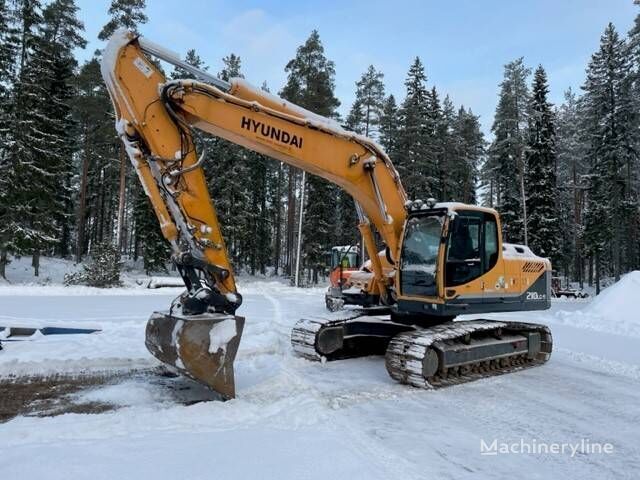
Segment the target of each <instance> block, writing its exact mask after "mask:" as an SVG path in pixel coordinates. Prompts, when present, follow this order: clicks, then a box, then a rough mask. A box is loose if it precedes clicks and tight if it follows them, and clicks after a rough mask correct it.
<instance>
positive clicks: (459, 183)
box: [449, 107, 485, 204]
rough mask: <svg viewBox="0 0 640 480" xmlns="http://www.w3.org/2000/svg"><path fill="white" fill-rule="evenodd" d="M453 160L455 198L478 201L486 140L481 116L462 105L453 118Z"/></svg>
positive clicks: (472, 201) (451, 172)
mask: <svg viewBox="0 0 640 480" xmlns="http://www.w3.org/2000/svg"><path fill="white" fill-rule="evenodd" d="M452 137H453V138H452V143H453V145H454V154H453V160H452V162H450V171H449V176H450V177H451V178H454V179H455V182H454V189H455V190H454V193H453V198H455V199H456V200H458V201H461V202H464V203H470V204H474V203H476V184H477V183H478V170H479V166H480V164H481V162H482V160H483V159H484V153H485V140H484V135H483V133H482V130H481V129H480V120H479V118H478V117H477V116H476V115H474V114H473V112H471V110H468V111H467V110H465V108H464V107H460V109H459V110H458V112H457V114H456V116H455V118H454V120H453V133H452Z"/></svg>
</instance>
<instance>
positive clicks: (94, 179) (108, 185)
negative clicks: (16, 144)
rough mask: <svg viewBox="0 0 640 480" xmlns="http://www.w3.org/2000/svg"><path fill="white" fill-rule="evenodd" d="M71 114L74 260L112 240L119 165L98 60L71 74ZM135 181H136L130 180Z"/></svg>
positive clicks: (106, 94) (107, 99) (96, 58)
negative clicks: (75, 176)
mask: <svg viewBox="0 0 640 480" xmlns="http://www.w3.org/2000/svg"><path fill="white" fill-rule="evenodd" d="M75 92H76V96H75V98H74V99H73V102H72V104H73V112H72V113H73V118H74V120H75V123H76V131H77V137H78V138H77V145H78V151H77V153H76V161H77V165H76V170H77V172H78V176H79V181H78V184H77V186H76V189H77V193H76V201H75V202H76V205H77V210H76V229H77V234H76V248H75V258H76V261H77V262H80V261H81V260H82V256H83V255H84V254H85V253H86V252H87V251H89V248H90V246H91V245H94V244H96V243H100V242H103V241H110V240H112V232H113V228H112V227H113V225H114V223H113V222H114V212H116V210H117V207H118V204H117V194H118V183H119V168H118V163H119V159H118V152H117V148H118V144H117V143H116V141H115V140H116V135H115V132H114V129H113V118H112V117H110V116H108V115H106V114H105V112H110V111H111V100H110V98H109V94H108V93H107V90H106V87H105V85H104V81H103V80H102V75H101V74H100V61H99V58H98V57H94V58H92V59H91V60H89V61H87V62H86V63H85V64H84V65H83V66H82V67H81V69H80V72H79V73H78V75H77V76H76V78H75ZM132 183H133V185H136V184H137V182H132Z"/></svg>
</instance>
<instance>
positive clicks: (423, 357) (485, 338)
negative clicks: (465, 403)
mask: <svg viewBox="0 0 640 480" xmlns="http://www.w3.org/2000/svg"><path fill="white" fill-rule="evenodd" d="M552 346H553V340H552V337H551V331H550V330H549V328H547V327H546V326H544V325H538V324H533V323H518V322H499V321H492V320H471V321H462V322H449V323H445V324H442V325H436V326H434V327H430V328H418V329H416V330H413V331H409V332H404V333H401V334H399V335H396V336H395V337H394V338H393V339H392V340H391V341H390V342H389V346H388V348H387V352H386V355H385V365H386V367H387V371H388V372H389V375H390V376H391V377H392V378H393V379H394V380H397V381H398V382H400V383H405V384H409V385H412V386H414V387H419V388H425V389H433V388H442V387H447V386H450V385H457V384H460V383H465V382H470V381H473V380H478V379H481V378H486V377H492V376H495V375H502V374H505V373H509V372H513V371H516V370H522V369H525V368H530V367H534V366H537V365H541V364H543V363H545V362H546V361H547V360H549V358H550V357H551V350H552Z"/></svg>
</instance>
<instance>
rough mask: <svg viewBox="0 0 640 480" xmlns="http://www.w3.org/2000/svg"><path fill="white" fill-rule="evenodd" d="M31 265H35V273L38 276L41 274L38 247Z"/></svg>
mask: <svg viewBox="0 0 640 480" xmlns="http://www.w3.org/2000/svg"><path fill="white" fill-rule="evenodd" d="M31 266H32V267H33V275H34V276H36V277H39V276H40V250H38V249H36V250H34V252H33V257H32V259H31Z"/></svg>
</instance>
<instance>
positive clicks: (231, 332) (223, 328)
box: [209, 318, 237, 363]
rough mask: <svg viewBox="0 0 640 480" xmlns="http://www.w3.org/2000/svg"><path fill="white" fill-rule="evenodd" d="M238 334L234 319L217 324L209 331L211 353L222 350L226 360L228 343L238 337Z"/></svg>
mask: <svg viewBox="0 0 640 480" xmlns="http://www.w3.org/2000/svg"><path fill="white" fill-rule="evenodd" d="M236 333H237V332H236V323H235V320H234V319H233V318H231V319H230V320H223V321H222V322H220V323H217V324H215V325H214V326H213V328H211V330H210V331H209V353H211V354H214V353H217V352H218V351H219V350H222V354H223V358H224V355H225V354H226V348H227V343H229V341H230V340H231V339H232V338H233V337H235V336H236ZM222 363H224V360H222Z"/></svg>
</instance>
